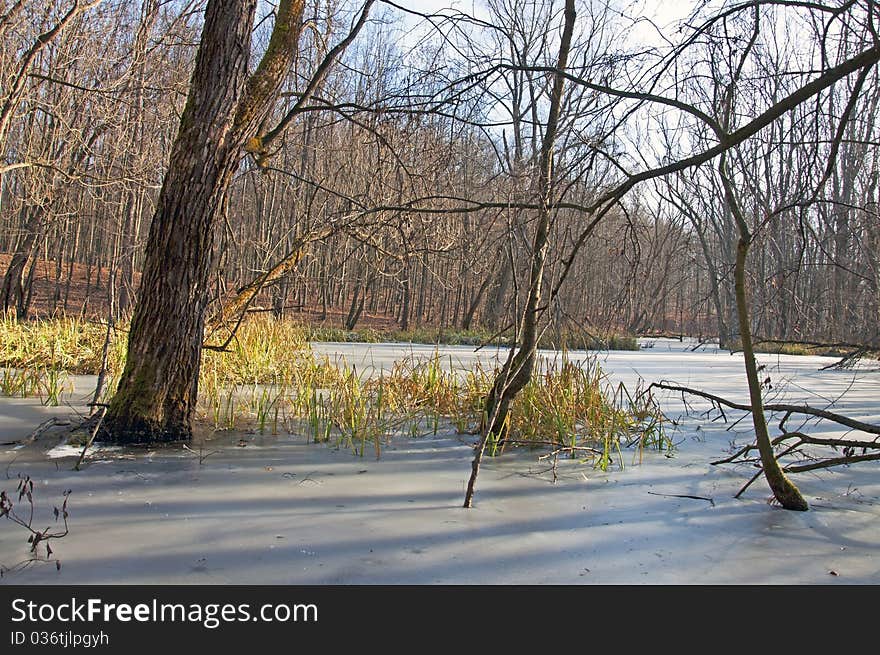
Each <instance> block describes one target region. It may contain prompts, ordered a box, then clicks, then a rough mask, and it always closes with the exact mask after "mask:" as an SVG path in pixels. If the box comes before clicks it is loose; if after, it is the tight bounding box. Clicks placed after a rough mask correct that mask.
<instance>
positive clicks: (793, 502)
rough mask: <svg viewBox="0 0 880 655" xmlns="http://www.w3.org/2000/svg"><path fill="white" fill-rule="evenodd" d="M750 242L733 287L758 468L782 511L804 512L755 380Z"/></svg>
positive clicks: (743, 247) (743, 242)
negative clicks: (784, 467)
mask: <svg viewBox="0 0 880 655" xmlns="http://www.w3.org/2000/svg"><path fill="white" fill-rule="evenodd" d="M749 243H750V241H749V239H748V238H747V237H745V236H744V237H742V238H741V239H740V241H739V245H738V246H737V249H736V268H735V269H734V284H735V289H736V291H735V293H736V309H737V314H738V319H739V337H740V343H741V344H742V350H743V358H744V359H745V366H746V378H747V380H748V383H749V400H750V401H751V406H752V424H753V425H754V428H755V441H756V442H757V445H758V452H759V453H760V454H761V465H762V466H763V467H764V477H765V478H767V484H768V485H769V486H770V489H771V490H772V491H773V496H774V497H775V498H776V500H778V501H779V503H780V504H781V505H782V506H783V507H784V508H785V509H792V510H799V511H806V510H808V509H809V508H810V507H809V505H808V504H807V501H806V500H804V497H803V496H802V495H801V492H800V491H799V490H798V488H797V487H796V486H795V485H794V483H793V482H792V481H791V480H789V479H788V478H787V477H786V475H785V473H784V472H783V471H782V468H781V467H780V466H779V462H778V461H777V460H776V454H775V453H774V452H773V444H772V443H771V441H770V433H769V431H768V430H767V419H766V417H765V416H764V401H763V399H762V398H761V382H760V380H759V378H758V366H757V364H756V363H755V350H754V347H753V345H752V332H751V326H750V325H749V305H748V298H747V295H746V284H745V277H746V272H745V268H746V256H747V255H748V252H749Z"/></svg>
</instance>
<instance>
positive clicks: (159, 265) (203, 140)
mask: <svg viewBox="0 0 880 655" xmlns="http://www.w3.org/2000/svg"><path fill="white" fill-rule="evenodd" d="M256 4H257V2H256V0H238V1H235V2H231V1H229V0H210V1H209V2H208V5H207V8H206V10H205V25H204V29H203V32H202V39H201V44H200V46H199V51H198V54H197V56H196V65H195V71H194V73H193V78H192V82H191V87H190V91H189V97H188V99H187V103H186V107H185V109H184V112H183V116H182V118H181V122H180V128H179V132H178V135H177V138H176V140H175V142H174V145H173V146H172V151H171V158H170V161H169V166H168V171H167V173H166V175H165V180H164V182H163V185H162V190H161V192H160V195H159V200H158V203H157V207H156V211H155V214H154V215H153V221H152V223H151V226H150V234H149V239H148V242H147V248H146V253H145V261H144V268H143V274H142V278H141V287H140V291H139V295H138V302H137V304H136V306H135V308H134V312H133V315H132V321H131V329H130V332H129V339H128V355H127V360H126V365H125V370H124V371H123V374H122V376H121V378H120V381H119V386H118V388H117V391H116V394H115V395H114V397H113V399H112V400H111V402H110V407H109V409H108V411H107V414H106V416H105V417H104V424H103V427H104V430H105V431H106V432H107V435H108V436H109V439H110V440H111V441H115V442H118V443H138V442H151V441H178V440H186V439H189V438H190V437H191V436H192V428H191V420H192V416H193V413H194V409H195V402H196V393H197V391H198V373H199V365H200V359H201V351H202V341H203V337H204V327H205V312H206V308H207V302H208V296H209V293H208V292H209V283H208V278H209V274H210V272H211V268H212V263H213V251H214V233H215V225H216V224H217V222H218V219H219V217H220V216H221V213H222V211H223V209H224V204H225V202H226V192H227V189H228V187H229V184H230V181H231V179H232V174H233V172H234V171H235V169H236V167H237V165H238V163H239V160H240V157H241V154H242V152H243V148H244V146H245V144H246V142H247V140H248V139H249V138H250V137H252V136H253V134H254V132H255V131H256V129H257V127H258V125H259V124H260V122H261V121H262V119H263V118H264V117H265V115H266V114H267V113H268V110H269V108H270V107H271V104H272V102H273V101H274V100H275V98H276V96H277V93H278V88H279V86H280V83H281V81H282V80H283V78H284V76H285V75H286V74H287V72H288V71H289V69H290V65H291V62H292V59H293V53H294V51H295V49H296V43H297V40H298V36H299V29H300V19H301V15H302V8H303V2H302V0H282V2H281V3H280V5H279V7H278V9H277V18H276V22H275V27H274V30H273V33H272V37H271V39H270V42H269V46H268V49H267V51H266V54H265V55H264V57H263V59H262V60H261V62H260V64H259V66H258V67H257V69H256V71H255V72H254V73H253V74H252V75H251V77H250V78H248V60H249V53H250V48H251V43H250V41H251V31H252V28H253V22H254V14H255V10H256Z"/></svg>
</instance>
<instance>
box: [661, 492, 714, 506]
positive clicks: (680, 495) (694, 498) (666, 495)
mask: <svg viewBox="0 0 880 655" xmlns="http://www.w3.org/2000/svg"><path fill="white" fill-rule="evenodd" d="M648 493H649V494H651V495H652V496H664V497H666V498H690V499H691V500H705V501H708V502H709V503H710V504H711V505H712V507H715V501H714V500H712V499H711V498H707V497H706V496H691V495H690V494H658V493H656V492H653V491H649V492H648Z"/></svg>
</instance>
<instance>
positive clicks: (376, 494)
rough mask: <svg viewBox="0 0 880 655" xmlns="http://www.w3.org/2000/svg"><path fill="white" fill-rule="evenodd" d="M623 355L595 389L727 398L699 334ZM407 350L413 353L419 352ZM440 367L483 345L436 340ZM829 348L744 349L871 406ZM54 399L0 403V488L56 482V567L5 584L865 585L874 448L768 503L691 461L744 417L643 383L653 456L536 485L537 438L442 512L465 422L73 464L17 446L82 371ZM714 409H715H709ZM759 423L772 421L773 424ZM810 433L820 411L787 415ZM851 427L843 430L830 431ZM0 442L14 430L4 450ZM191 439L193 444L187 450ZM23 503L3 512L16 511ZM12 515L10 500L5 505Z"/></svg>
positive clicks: (725, 471)
mask: <svg viewBox="0 0 880 655" xmlns="http://www.w3.org/2000/svg"><path fill="white" fill-rule="evenodd" d="M642 345H643V349H642V350H641V351H638V352H625V351H624V352H608V353H599V354H595V353H594V354H592V355H590V354H586V353H583V354H578V353H571V354H570V355H571V356H572V357H598V358H599V361H600V362H601V364H602V366H603V369H604V370H605V371H606V372H608V373H609V374H610V377H609V383H612V384H617V383H618V382H624V383H625V384H627V385H628V386H631V387H632V388H635V386H636V384H637V383H638V380H639V379H642V380H645V381H648V382H650V381H657V380H659V379H666V380H674V381H676V382H678V383H681V384H685V385H690V386H692V387H696V388H699V389H703V390H705V391H709V392H712V393H718V394H720V395H725V396H727V397H730V398H732V399H735V400H737V399H738V400H741V399H743V398H744V397H745V386H744V382H743V381H742V377H743V376H742V359H741V356H739V355H730V354H729V353H727V352H724V351H720V352H719V351H717V349H714V348H712V347H708V348H706V347H704V348H702V349H700V351H698V352H689V351H688V350H687V349H686V348H685V347H684V346H685V345H687V344H681V343H679V342H677V341H674V340H664V339H657V340H648V341H644V342H643V344H642ZM313 348H314V349H315V351H316V352H318V353H319V354H331V355H337V356H344V357H345V358H346V359H347V360H348V361H349V363H352V364H357V365H358V367H359V370H362V371H363V372H364V373H369V369H370V368H372V370H379V369H382V368H386V367H387V366H388V365H389V363H390V362H393V361H394V360H395V359H398V358H400V357H402V356H405V355H416V356H418V355H419V354H426V355H428V354H430V353H432V352H433V351H434V348H433V347H430V346H427V347H421V346H401V345H387V344H315V345H314V346H313ZM423 351H424V352H423ZM440 353H441V355H442V356H443V357H444V358H445V359H446V361H448V362H449V365H450V366H453V367H468V366H471V365H473V362H474V360H475V359H477V358H479V359H481V360H482V361H483V362H490V361H491V359H492V358H493V357H494V356H495V355H496V354H497V352H496V351H494V350H488V349H484V350H481V351H479V352H475V351H474V349H473V348H467V347H445V348H441V350H440ZM831 361H833V360H830V359H827V358H821V357H796V356H785V355H779V356H771V355H767V356H761V363H762V364H764V365H765V366H766V369H765V370H766V371H767V374H768V375H769V376H770V377H771V379H772V384H773V390H772V391H771V395H773V396H774V397H775V398H776V399H777V400H778V399H781V398H786V399H789V400H793V401H809V402H810V403H811V404H813V405H819V406H823V407H826V406H828V405H829V404H830V403H832V402H834V405H835V407H836V408H837V411H843V412H846V413H848V414H850V415H852V416H854V417H857V418H862V419H864V420H868V421H872V422H875V423H876V422H878V421H880V371H878V369H877V368H876V366H874V365H875V364H876V362H873V363H869V364H868V365H864V366H862V367H860V368H857V369H854V370H845V371H833V370H831V371H819V370H818V369H819V368H820V367H821V366H822V365H825V364H827V363H829V362H831ZM76 382H77V386H76V389H75V391H74V392H73V393H71V394H70V395H69V396H68V399H67V402H68V404H67V405H66V406H61V407H54V408H50V407H44V406H42V405H41V404H40V401H39V399H36V398H31V399H19V398H2V399H0V442H5V443H6V444H7V445H4V446H0V470H2V471H4V473H2V474H0V488H5V489H6V490H7V491H8V492H11V491H13V490H14V489H15V485H16V483H17V476H18V475H29V476H30V477H31V478H32V479H33V480H34V483H35V487H34V501H35V507H36V509H35V521H34V523H35V525H37V524H39V525H40V527H41V528H42V526H44V525H53V526H55V525H57V524H56V523H55V521H54V519H53V517H52V508H53V506H60V503H61V500H62V493H63V492H64V490H67V489H69V490H71V494H70V496H69V510H70V533H69V535H68V536H66V537H65V538H63V539H59V540H57V541H55V542H53V544H52V546H53V550H54V551H55V553H54V555H56V556H57V557H58V559H59V560H60V561H61V562H62V567H61V568H60V570H56V567H55V566H54V565H53V564H46V563H37V564H34V565H32V566H29V567H27V568H25V569H23V570H19V571H13V572H10V573H8V574H7V576H6V577H4V579H3V580H4V582H7V583H15V584H53V583H54V584H137V583H144V584H160V585H161V584H202V583H205V584H294V585H299V584H765V583H766V584H880V555H878V552H880V476H878V468H880V465H878V462H876V461H875V462H867V463H863V464H857V465H853V466H850V467H840V468H837V469H830V470H824V471H818V472H812V473H804V474H799V475H798V476H796V477H795V478H794V479H795V481H796V482H797V484H798V485H799V487H800V489H801V491H802V492H803V493H804V495H805V497H806V498H807V500H808V502H809V503H810V505H811V510H810V511H808V512H789V511H785V510H782V509H779V508H778V507H775V506H773V505H771V504H769V503H768V497H769V491H768V490H767V488H766V485H765V484H764V483H763V480H759V481H758V482H756V483H755V484H754V485H752V486H751V487H750V488H749V489H748V490H747V491H746V492H745V493H744V494H743V495H742V496H741V497H740V498H739V499H734V495H735V494H736V492H737V491H738V490H739V489H740V487H742V486H743V484H744V483H745V482H746V481H747V480H748V479H749V478H750V477H751V476H752V474H753V473H754V469H753V468H749V467H745V466H739V467H737V466H730V465H725V466H712V465H711V464H710V462H711V461H713V460H715V459H718V458H720V457H722V456H724V455H726V454H727V453H729V452H730V450H731V448H732V447H733V446H734V445H743V444H745V443H748V442H749V441H750V434H749V429H748V425H747V424H746V423H745V422H739V423H735V421H736V419H737V418H738V416H736V415H735V414H731V413H729V414H728V416H727V418H728V420H729V422H727V423H725V422H723V421H720V420H717V417H713V416H709V415H705V414H702V413H700V412H701V410H703V409H705V407H704V406H701V405H700V404H698V403H694V406H693V408H692V409H693V410H694V411H693V412H691V413H687V414H686V413H685V408H684V406H683V405H682V403H681V399H680V397H675V396H668V397H664V398H662V403H663V407H664V410H665V411H666V413H667V416H668V417H669V418H670V419H673V420H675V421H676V422H677V426H674V427H671V428H670V429H671V435H672V437H673V439H674V441H675V443H676V445H677V446H676V448H675V450H674V451H673V452H672V453H671V454H668V453H657V452H643V453H639V452H638V451H637V450H624V451H623V453H622V460H621V461H620V462H618V463H622V464H623V468H622V469H621V468H618V467H612V468H611V469H609V470H608V471H607V472H601V471H597V470H593V469H592V468H590V467H588V466H586V467H585V466H584V465H583V464H580V463H579V462H577V461H573V460H565V461H560V462H559V466H558V469H557V471H556V480H555V481H554V475H553V473H552V471H551V470H550V466H549V464H548V462H547V461H539V459H538V457H539V455H540V454H541V453H540V451H525V450H520V451H516V452H512V453H510V452H509V453H505V454H504V455H502V456H501V457H498V458H494V459H488V460H484V464H483V468H482V471H481V473H480V477H479V480H478V483H477V494H476V498H475V506H474V508H473V509H470V510H465V509H462V508H461V503H462V501H463V498H464V491H465V485H466V482H467V477H468V474H469V472H470V462H471V457H472V449H471V446H472V444H473V442H474V440H475V437H474V436H473V435H458V434H455V433H454V432H453V431H451V430H450V431H446V432H443V431H441V432H440V433H438V434H437V435H436V436H433V435H431V436H424V437H419V438H411V437H403V436H399V437H395V438H394V439H392V440H391V442H390V443H389V444H387V445H386V446H385V448H384V450H383V452H382V455H381V457H380V458H379V459H376V458H375V456H371V455H370V454H369V450H368V454H367V455H366V456H364V457H361V456H357V455H354V454H353V453H352V451H351V450H349V449H339V450H337V449H334V448H333V447H328V446H327V445H326V444H318V445H316V444H307V443H306V439H305V437H304V436H302V435H297V434H282V435H276V436H273V435H269V434H265V435H260V434H258V433H255V432H234V433H233V432H221V433H215V434H214V435H212V437H211V438H210V439H208V440H206V441H204V442H203V444H202V445H200V444H199V443H194V444H192V449H193V450H194V451H195V453H196V454H194V453H193V452H192V451H188V450H185V449H183V448H181V447H180V446H173V447H167V448H161V449H159V448H156V449H149V450H145V449H119V448H98V449H95V450H93V451H91V454H90V456H89V457H88V458H87V460H86V462H85V464H84V465H83V467H82V470H81V471H74V470H72V469H73V465H74V463H75V461H76V458H77V456H78V455H79V451H80V448H78V447H73V446H70V445H64V444H63V443H60V441H61V440H63V433H64V432H63V429H61V428H58V429H53V430H50V431H47V432H46V433H44V434H43V435H42V436H40V437H39V438H37V439H36V440H34V441H32V442H31V443H27V444H24V443H20V442H21V440H23V439H25V438H26V437H27V435H28V434H30V433H31V432H32V431H33V429H34V428H35V427H36V426H37V425H38V424H39V423H40V422H41V421H44V420H45V419H46V418H48V417H50V416H67V417H73V418H75V417H76V415H77V412H79V413H82V412H84V403H85V402H87V399H88V396H89V392H90V387H91V385H93V384H94V378H92V377H89V376H82V377H77V378H76ZM713 418H715V420H713ZM774 425H775V424H774ZM804 429H805V430H809V431H812V432H813V433H822V432H823V431H824V430H828V429H829V428H828V427H827V426H825V425H824V424H819V425H818V426H817V425H812V424H811V425H808V426H804ZM852 436H853V435H852V434H850V435H849V437H850V438H852ZM16 442H18V443H16ZM198 453H201V455H202V457H199V456H198ZM22 506H23V505H22ZM22 506H20V507H19V509H21V507H22ZM26 539H27V534H26V533H25V532H24V531H23V530H20V529H18V528H17V527H16V526H15V525H13V524H11V523H10V522H7V521H5V520H4V521H3V523H0V562H2V564H4V565H6V566H12V565H13V564H15V563H16V562H17V561H21V560H25V559H26V558H27V556H28V548H29V547H28V544H27V543H26Z"/></svg>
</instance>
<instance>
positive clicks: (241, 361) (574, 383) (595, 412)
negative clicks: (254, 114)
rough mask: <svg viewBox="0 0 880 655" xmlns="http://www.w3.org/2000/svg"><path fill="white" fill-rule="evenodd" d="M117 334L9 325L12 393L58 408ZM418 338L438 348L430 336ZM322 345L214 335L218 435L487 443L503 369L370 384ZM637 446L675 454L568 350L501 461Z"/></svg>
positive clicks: (276, 330) (402, 368)
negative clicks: (518, 451) (319, 351)
mask: <svg viewBox="0 0 880 655" xmlns="http://www.w3.org/2000/svg"><path fill="white" fill-rule="evenodd" d="M106 332H107V331H106V326H102V325H99V324H94V323H89V322H86V321H82V320H79V319H53V320H50V321H42V322H38V323H27V322H18V321H17V320H15V319H14V318H13V317H6V318H5V319H4V321H3V322H2V324H0V336H2V347H0V365H2V366H3V368H2V372H0V393H3V394H5V395H21V396H30V395H36V394H39V395H41V397H43V400H44V402H46V403H51V404H58V403H59V402H60V401H61V399H62V397H63V394H64V393H65V392H66V391H67V390H69V381H68V377H67V376H68V372H70V373H92V374H94V373H97V372H98V369H99V368H100V365H101V364H100V359H101V351H102V348H103V343H104V339H105V336H106ZM401 334H403V333H401ZM406 334H407V335H408V336H410V337H412V338H413V339H415V338H422V337H424V338H425V340H427V337H428V336H429V335H430V332H429V331H422V332H410V333H406ZM447 334H450V333H447ZM314 336H315V333H314V332H313V331H309V330H307V329H305V328H303V327H302V326H300V325H297V324H295V323H292V322H290V321H281V320H276V319H274V318H272V317H269V316H266V315H260V316H255V317H252V318H250V319H248V320H246V321H244V322H243V323H242V324H241V325H240V326H239V327H238V329H237V330H236V332H235V334H230V333H226V334H224V333H222V332H221V331H218V332H216V333H214V334H212V335H211V337H210V343H209V345H213V346H214V347H213V348H208V349H205V351H204V353H203V358H202V365H201V368H200V378H199V392H200V393H199V398H198V414H199V418H200V420H202V421H205V422H207V423H209V424H211V425H212V426H213V427H214V429H217V430H229V429H241V430H254V431H258V432H260V433H266V432H271V434H279V433H281V432H286V433H291V434H305V435H307V437H308V439H309V441H314V442H318V443H327V444H330V445H334V446H335V447H337V448H347V449H351V450H352V451H353V452H354V453H356V454H358V455H361V456H363V455H364V454H365V452H367V451H368V450H369V451H371V452H374V453H375V455H376V456H377V457H378V456H379V455H380V454H381V451H382V448H383V446H384V444H386V443H387V441H388V440H389V439H391V438H394V437H400V436H409V437H416V436H420V435H425V434H436V433H438V432H439V431H440V430H441V429H452V428H454V429H455V430H456V431H458V432H459V433H467V432H476V431H477V430H478V428H479V426H480V425H481V423H482V420H481V419H482V414H483V409H484V401H485V398H486V396H487V394H488V392H489V389H490V388H491V386H492V383H493V381H494V378H495V375H496V373H497V372H496V371H495V370H488V369H485V368H483V367H481V366H479V365H478V366H476V367H474V368H473V369H472V370H456V368H455V366H454V362H453V361H452V359H451V358H450V359H449V360H448V361H447V360H445V359H444V358H443V357H441V356H440V355H439V353H438V352H437V351H435V352H434V354H433V356H430V357H427V358H416V357H414V356H410V357H407V358H404V359H401V360H399V361H398V362H396V363H395V364H394V365H393V367H392V369H391V370H390V371H380V372H378V373H377V374H373V375H365V374H364V371H358V370H357V369H356V368H355V367H353V366H349V365H348V363H347V362H346V361H345V360H344V359H336V360H331V359H330V358H329V357H326V356H324V357H317V356H316V355H315V353H314V352H313V351H312V350H311V348H310V346H309V341H310V340H311V339H313V338H314ZM323 336H336V335H335V333H332V332H325V333H323ZM368 336H373V335H368ZM435 336H436V334H435ZM466 336H467V335H463V333H459V334H457V335H456V336H455V338H457V339H464V338H465V337H466ZM471 336H473V337H474V338H480V339H483V338H484V337H487V335H482V334H480V335H479V336H478V337H477V335H473V334H471ZM468 338H469V337H468ZM111 346H112V347H111V349H110V357H109V361H108V369H109V370H108V375H109V380H108V383H107V385H106V387H105V389H106V392H105V400H106V398H107V397H109V395H111V394H112V393H113V390H114V389H115V386H116V384H115V380H116V378H117V376H118V375H119V373H120V372H121V371H122V369H123V364H124V357H125V340H124V331H121V332H120V333H116V334H115V335H114V337H113V341H112V344H111ZM221 346H222V347H221ZM632 445H638V448H639V452H641V451H642V449H644V448H646V447H652V448H657V449H661V450H662V449H669V448H671V443H670V442H669V440H668V439H667V438H666V436H665V433H664V430H663V416H662V414H661V413H660V412H659V410H658V409H657V407H656V406H655V405H654V404H653V401H651V400H650V397H648V396H646V395H645V394H642V393H637V394H635V395H634V396H633V395H631V394H630V393H629V391H628V390H627V389H626V388H624V387H623V386H622V385H618V386H617V387H616V388H614V387H612V386H611V384H610V381H609V380H608V379H607V378H606V376H605V374H604V373H603V372H602V370H601V368H600V367H599V366H598V364H597V363H595V361H592V360H587V361H586V362H581V363H578V362H574V361H571V360H570V359H569V358H568V356H567V355H566V354H565V352H564V351H563V355H562V360H561V361H547V360H542V363H541V364H540V365H539V369H538V370H537V371H536V372H535V374H534V375H533V377H532V380H531V382H530V383H529V384H528V385H527V386H526V387H525V388H524V389H523V390H522V392H521V393H520V394H519V395H518V396H517V398H516V400H515V401H514V403H513V405H512V407H511V411H510V415H509V421H508V424H507V427H506V432H505V434H504V435H503V437H502V439H500V440H499V441H498V442H497V443H494V444H490V452H491V453H493V454H500V453H501V452H503V450H504V449H505V448H506V447H508V446H509V447H514V446H528V447H536V448H537V447H540V448H545V449H546V448H549V449H551V451H558V452H564V453H565V454H567V455H569V456H571V457H573V458H574V457H577V458H580V459H582V460H584V461H589V462H591V463H592V464H593V465H594V466H596V467H598V468H601V469H607V468H608V466H610V465H612V464H613V463H617V464H619V465H622V457H621V452H622V448H625V447H628V446H632Z"/></svg>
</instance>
